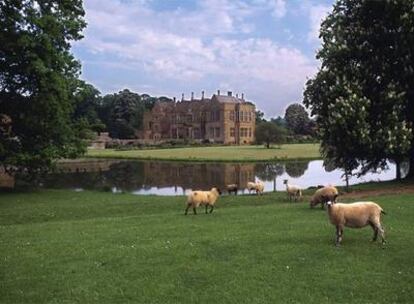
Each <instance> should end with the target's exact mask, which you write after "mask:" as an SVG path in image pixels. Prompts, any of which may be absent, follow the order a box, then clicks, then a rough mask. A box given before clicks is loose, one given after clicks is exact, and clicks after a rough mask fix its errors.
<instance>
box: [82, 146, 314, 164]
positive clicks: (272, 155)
mask: <svg viewBox="0 0 414 304" xmlns="http://www.w3.org/2000/svg"><path fill="white" fill-rule="evenodd" d="M87 156H88V157H103V158H133V159H156V160H182V161H187V160H191V161H215V162H217V161H226V162H228V161H237V162H243V161H272V160H279V159H282V160H283V159H319V158H321V156H320V153H319V144H289V145H282V146H281V147H280V148H277V147H274V148H270V149H267V148H265V147H264V146H250V145H246V146H214V147H191V148H173V149H143V150H128V151H120V150H113V149H106V150H95V149H90V150H88V153H87Z"/></svg>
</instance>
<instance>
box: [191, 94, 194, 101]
mask: <svg viewBox="0 0 414 304" xmlns="http://www.w3.org/2000/svg"><path fill="white" fill-rule="evenodd" d="M191 100H194V92H191Z"/></svg>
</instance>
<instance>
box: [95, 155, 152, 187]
mask: <svg viewBox="0 0 414 304" xmlns="http://www.w3.org/2000/svg"><path fill="white" fill-rule="evenodd" d="M103 177H104V179H105V184H109V185H110V186H111V187H117V188H118V189H121V190H123V191H131V190H135V189H140V188H142V185H143V184H144V180H145V178H144V163H143V162H138V161H133V162H132V161H128V162H120V163H116V164H112V165H111V167H110V170H108V171H106V172H105V173H104V176H103Z"/></svg>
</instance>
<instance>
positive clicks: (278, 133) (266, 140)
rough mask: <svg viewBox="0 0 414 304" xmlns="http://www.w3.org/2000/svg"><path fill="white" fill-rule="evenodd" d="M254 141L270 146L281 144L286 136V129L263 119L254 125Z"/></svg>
mask: <svg viewBox="0 0 414 304" xmlns="http://www.w3.org/2000/svg"><path fill="white" fill-rule="evenodd" d="M255 136H256V142H257V143H258V144H265V145H266V147H267V148H270V144H272V143H273V144H282V143H283V142H284V141H285V138H286V129H284V128H283V127H280V126H278V125H276V124H275V123H273V122H269V121H265V122H261V123H259V124H258V125H257V126H256V131H255Z"/></svg>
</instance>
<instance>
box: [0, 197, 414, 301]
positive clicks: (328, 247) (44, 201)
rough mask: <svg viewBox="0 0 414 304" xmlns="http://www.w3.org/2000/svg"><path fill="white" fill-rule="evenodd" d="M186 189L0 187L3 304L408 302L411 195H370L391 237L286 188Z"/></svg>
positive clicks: (413, 248) (412, 277)
mask: <svg viewBox="0 0 414 304" xmlns="http://www.w3.org/2000/svg"><path fill="white" fill-rule="evenodd" d="M184 200H185V198H184V197H157V196H134V195H129V194H117V195H114V194H110V193H98V192H80V193H77V192H70V191H67V190H45V191H38V192H31V193H8V194H2V195H1V196H0V223H1V225H0V229H1V230H0V231H1V238H0V240H1V243H0V244H1V246H0V250H1V261H0V284H1V287H0V302H1V303H238V304H239V303H397V302H398V303H409V302H412V299H413V298H414V290H413V283H414V260H413V258H414V233H413V228H414V222H413V218H414V195H413V194H401V195H387V196H379V197H375V200H376V201H377V202H378V203H380V204H381V206H383V207H384V209H385V210H386V211H387V213H388V214H387V215H386V216H385V217H384V219H383V221H384V226H385V228H386V230H387V239H388V244H387V245H386V246H385V247H384V248H383V247H382V246H381V245H380V243H371V242H370V239H371V235H372V231H371V229H370V228H365V229H362V230H358V229H354V230H352V229H345V234H344V241H343V245H342V247H341V248H335V247H334V245H333V241H334V228H333V227H332V226H331V225H330V224H329V223H328V220H327V216H326V214H325V212H323V211H321V210H320V209H314V210H311V209H309V207H308V204H306V203H296V204H295V203H288V202H286V201H285V195H284V193H277V194H266V195H264V196H262V197H256V196H248V195H246V196H237V197H234V196H231V197H230V196H224V197H221V198H220V199H219V201H218V206H217V209H216V210H215V211H214V212H213V214H209V215H206V214H204V213H203V209H199V214H198V215H197V216H194V215H188V216H184V215H183V211H184Z"/></svg>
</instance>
